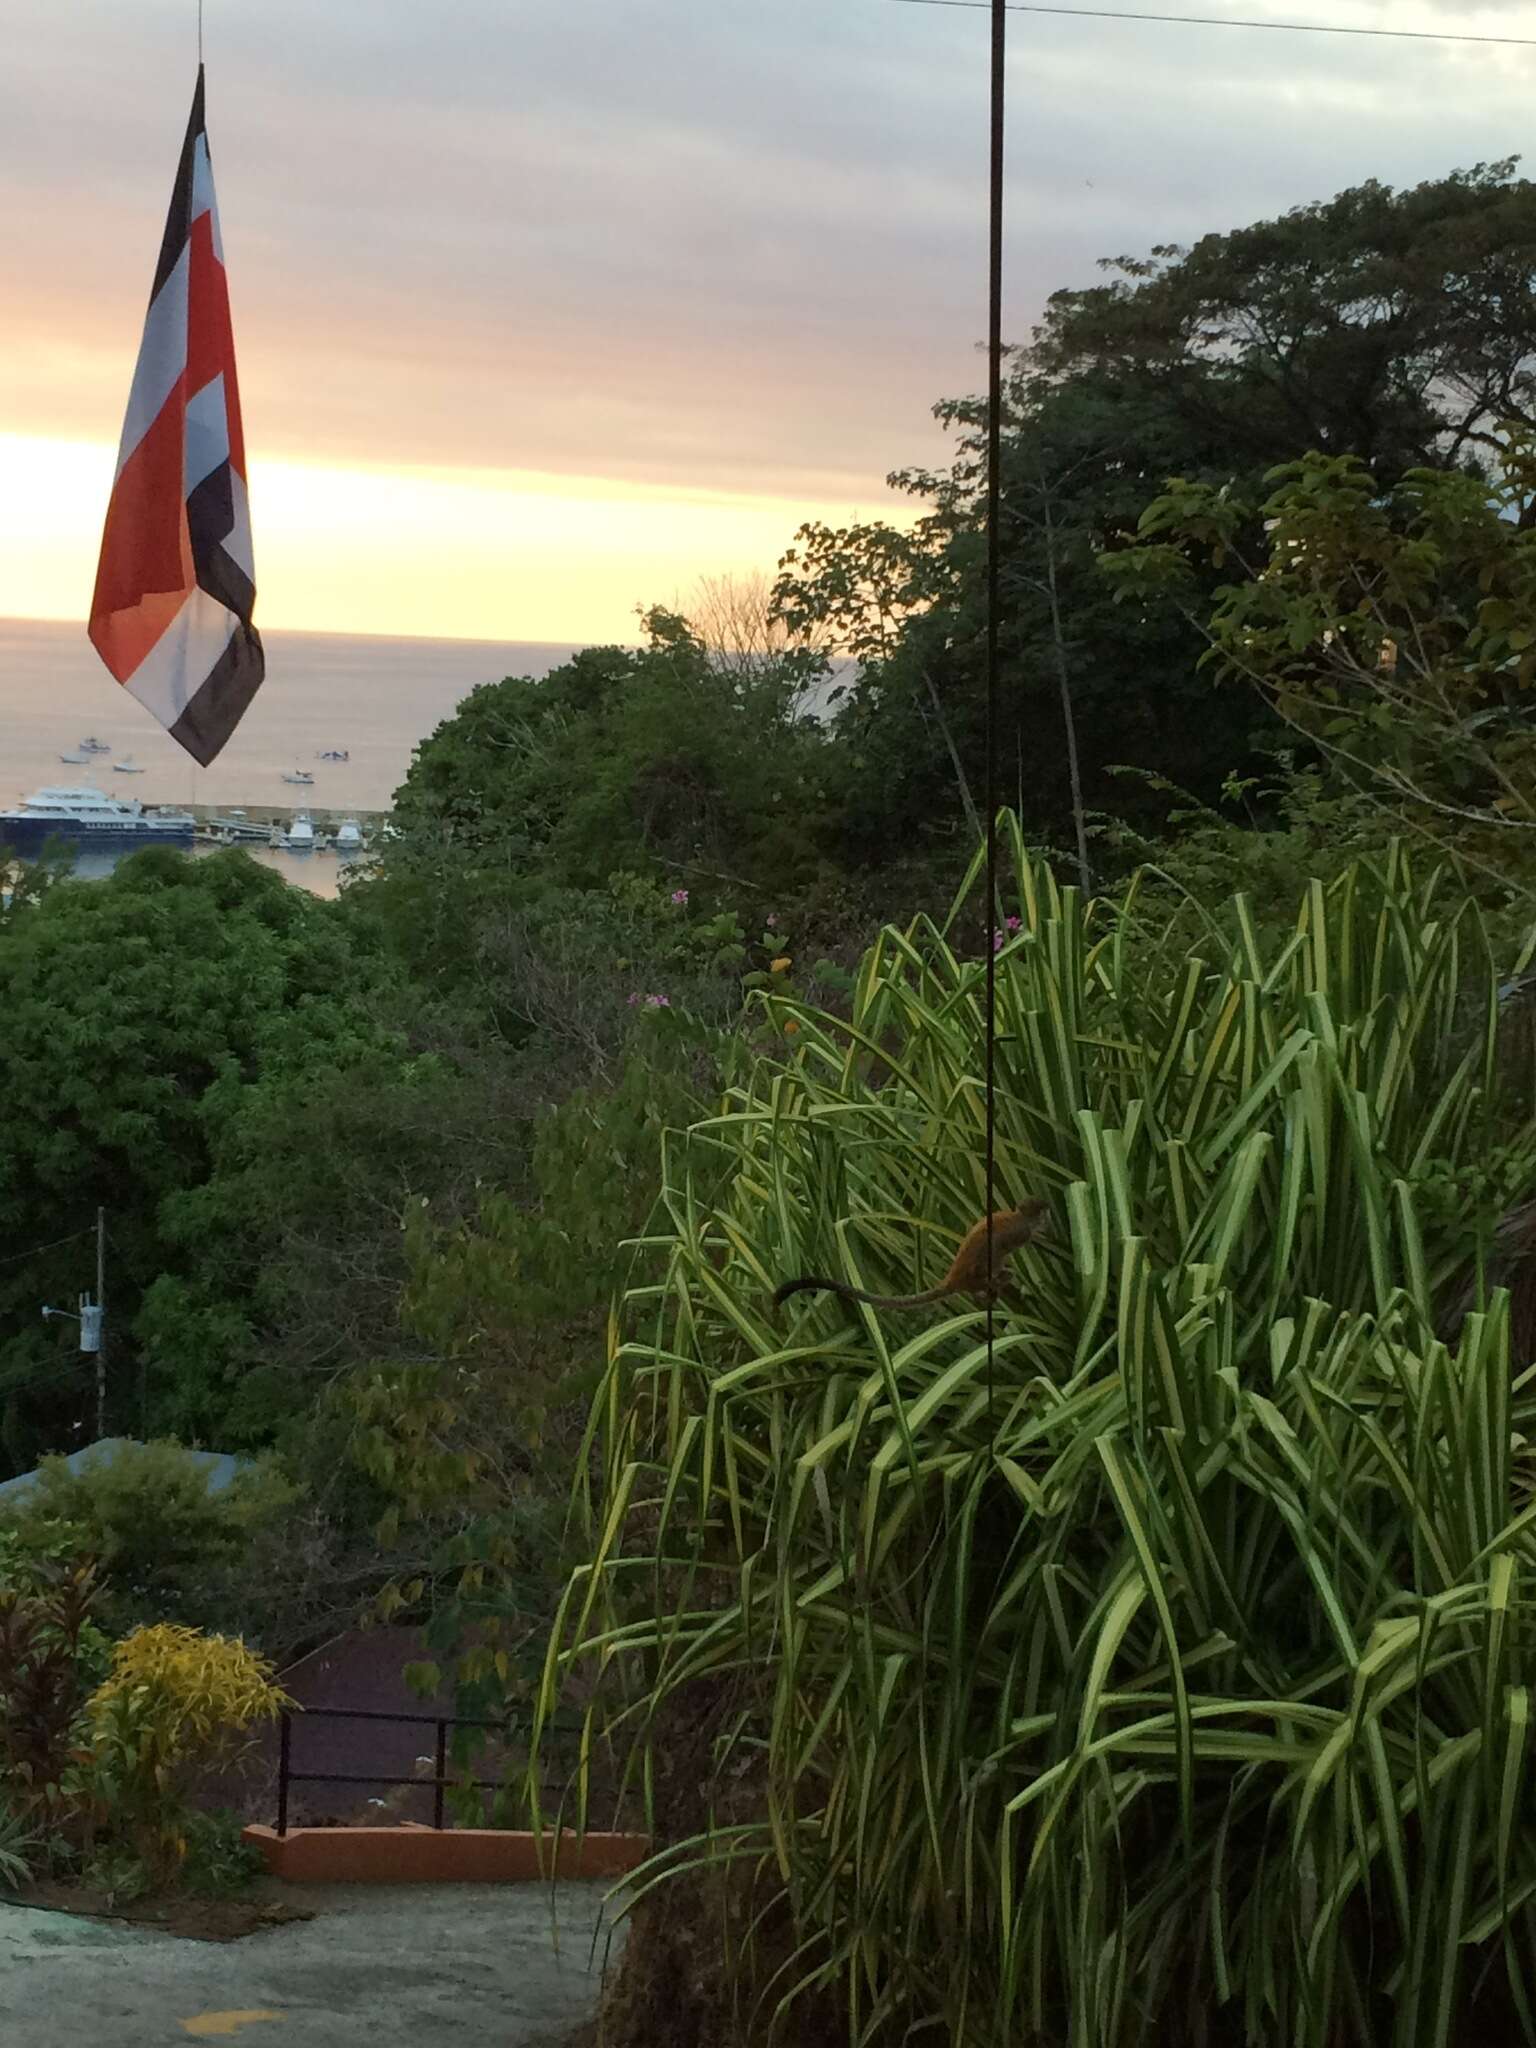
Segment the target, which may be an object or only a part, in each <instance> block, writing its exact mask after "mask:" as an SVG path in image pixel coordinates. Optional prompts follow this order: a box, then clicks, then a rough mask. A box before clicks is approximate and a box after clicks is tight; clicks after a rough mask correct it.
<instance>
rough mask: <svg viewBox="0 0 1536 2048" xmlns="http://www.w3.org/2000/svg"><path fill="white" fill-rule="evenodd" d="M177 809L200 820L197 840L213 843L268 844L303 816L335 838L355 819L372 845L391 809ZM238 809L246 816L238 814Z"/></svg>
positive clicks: (323, 806) (337, 806) (314, 806)
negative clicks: (347, 820)
mask: <svg viewBox="0 0 1536 2048" xmlns="http://www.w3.org/2000/svg"><path fill="white" fill-rule="evenodd" d="M175 808H176V809H178V810H185V811H190V812H191V814H192V816H193V817H194V818H195V819H196V820H197V831H196V835H195V836H196V838H197V840H198V841H199V843H200V844H212V845H217V844H218V843H219V842H220V841H221V840H223V839H226V838H232V839H234V840H235V841H236V842H237V843H238V842H239V841H240V840H242V839H244V840H250V841H252V842H258V843H260V844H261V845H265V844H266V843H267V841H268V840H269V839H270V838H271V837H272V834H273V833H274V832H280V833H282V834H284V835H286V834H287V832H288V831H289V829H290V827H291V826H292V824H293V821H294V819H295V818H297V817H299V816H301V815H302V816H303V817H306V818H308V820H309V822H310V823H311V825H313V826H314V828H315V836H316V837H317V838H319V837H320V836H321V835H322V834H324V835H325V836H326V837H328V838H334V837H335V835H336V828H337V827H338V826H339V825H340V824H341V822H342V820H343V819H344V818H355V819H356V820H357V823H358V827H359V829H360V831H361V832H362V835H363V844H364V845H365V846H373V845H374V844H375V843H376V842H377V840H378V839H379V837H380V835H381V834H382V832H383V829H384V827H385V825H387V824H388V822H389V812H388V811H360V810H356V809H354V808H353V807H352V806H351V805H349V804H314V803H298V804H272V803H251V804H246V805H244V806H241V805H239V804H178V805H176V806H175ZM237 811H243V815H241V816H236V815H235V813H236V812H237Z"/></svg>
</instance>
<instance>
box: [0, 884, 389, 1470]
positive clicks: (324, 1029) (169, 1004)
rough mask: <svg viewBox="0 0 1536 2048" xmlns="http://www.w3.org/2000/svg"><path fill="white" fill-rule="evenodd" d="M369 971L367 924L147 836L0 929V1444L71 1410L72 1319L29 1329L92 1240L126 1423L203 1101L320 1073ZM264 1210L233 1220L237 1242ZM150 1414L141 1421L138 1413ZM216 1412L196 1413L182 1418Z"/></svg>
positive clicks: (76, 1420) (364, 1043) (204, 1115)
mask: <svg viewBox="0 0 1536 2048" xmlns="http://www.w3.org/2000/svg"><path fill="white" fill-rule="evenodd" d="M385 979H387V970H386V969H385V967H384V965H383V963H382V962H381V960H380V958H379V956H378V954H377V951H376V949H373V948H372V947H371V942H370V941H369V938H368V934H367V933H366V931H365V930H364V929H363V928H362V927H360V926H357V925H355V924H353V923H350V922H349V921H348V920H347V919H345V918H344V917H343V916H342V915H341V914H340V913H339V912H338V910H337V908H336V906H334V905H328V904H324V903H321V902H318V901H317V900H316V899H314V898H313V897H310V896H309V895H307V894H305V893H304V892H302V891H299V890H295V889H290V888H288V887H287V886H286V884H285V883H283V882H282V881H281V880H280V879H279V878H278V877H277V876H276V875H274V874H271V873H270V872H268V871H267V870H265V869H262V868H260V867H258V866H256V865H255V863H253V862H251V861H249V860H248V859H246V858H245V857H244V856H243V855H240V854H236V853H222V854H216V855H214V856H212V857H211V858H209V859H206V860H188V859H186V858H185V857H183V856H182V855H180V854H177V853H172V852H170V851H169V850H166V849H152V850H150V851H148V852H145V853H142V854H139V855H136V856H135V857H134V858H133V859H131V860H129V861H126V862H124V863H123V864H122V865H121V866H120V867H119V868H118V869H117V870H116V872H115V873H114V874H113V875H112V876H111V878H110V879H109V880H107V881H104V882H89V883H84V882H73V881H71V882H59V883H56V884H55V885H54V886H53V887H51V888H49V889H48V890H47V891H46V892H45V893H44V894H43V895H42V897H41V898H40V899H39V900H38V901H36V902H35V903H33V904H31V905H30V906H28V907H26V908H25V909H23V910H22V911H21V913H20V914H19V915H17V916H15V917H14V918H13V919H12V920H11V922H10V923H9V924H8V925H7V926H6V927H5V929H4V931H3V933H0V1015H3V1016H4V1018H5V1030H4V1032H3V1033H0V1247H3V1248H4V1252H5V1255H6V1256H5V1260H4V1263H0V1390H3V1392H4V1396H5V1398H6V1400H7V1404H8V1406H7V1417H6V1426H7V1448H8V1449H9V1451H10V1453H11V1456H12V1458H13V1461H15V1462H17V1463H23V1462H25V1463H30V1462H31V1460H32V1456H33V1454H34V1453H35V1452H36V1451H37V1450H39V1449H46V1448H50V1447H56V1446H57V1445H59V1444H61V1443H62V1444H64V1445H66V1446H67V1445H68V1444H69V1443H70V1442H72V1441H78V1440H79V1437H78V1434H77V1432H78V1430H79V1429H80V1428H81V1427H83V1426H85V1425H87V1424H88V1422H89V1421H90V1419H91V1418H90V1415H89V1409H88V1405H87V1403H86V1400H85V1387H84V1376H83V1374H82V1373H81V1371H80V1360H79V1354H78V1352H77V1351H76V1350H75V1349H74V1345H75V1338H74V1332H73V1326H72V1325H64V1326H63V1327H62V1328H61V1327H60V1326H59V1325H54V1326H51V1327H50V1328H45V1327H44V1325H43V1324H42V1322H41V1320H40V1319H39V1314H38V1311H39V1308H40V1306H41V1305H42V1304H43V1303H44V1302H48V1301H54V1302H63V1303H68V1302H70V1301H72V1300H73V1299H74V1297H75V1294H76V1292H77V1291H78V1289H79V1288H80V1287H81V1286H83V1285H85V1284H87V1283H88V1282H89V1281H90V1280H91V1279H92V1278H93V1277H94V1276H93V1273H92V1271H91V1259H90V1251H89V1247H88V1246H87V1245H86V1244H85V1243H84V1242H82V1241H81V1240H82V1238H83V1236H84V1234H85V1232H86V1230H87V1228H88V1227H89V1225H90V1224H91V1222H92V1221H93V1219H94V1215H95V1211H96V1208H97V1207H98V1205H100V1206H102V1207H104V1208H105V1209H106V1211H107V1218H108V1230H109V1235H110V1244H111V1251H110V1276H111V1279H110V1304H109V1306H110V1313H111V1332H112V1352H111V1364H112V1372H113V1406H112V1411H111V1412H112V1418H113V1420H117V1419H119V1418H120V1417H121V1415H122V1413H123V1408H124V1405H125V1404H126V1405H127V1409H128V1413H129V1415H130V1417H131V1418H132V1419H133V1420H134V1421H136V1422H137V1421H140V1420H141V1419H142V1418H141V1416H140V1415H139V1414H138V1413H137V1412H136V1411H137V1409H138V1406H139V1402H138V1375H139V1369H140V1366H141V1364H143V1363H145V1362H146V1361H145V1357H144V1352H143V1349H142V1346H141V1342H140V1333H139V1331H138V1327H137V1325H138V1318H139V1316H140V1313H141V1308H142V1305H143V1301H144V1297H145V1294H146V1291H147V1290H148V1289H150V1288H151V1287H152V1285H153V1284H154V1283H155V1282H156V1281H158V1280H159V1279H161V1277H162V1276H163V1275H165V1274H166V1273H168V1272H176V1271H177V1270H180V1269H184V1268H185V1265H186V1256H185V1253H184V1250H183V1249H182V1248H181V1247H180V1246H178V1245H177V1243H176V1242H175V1241H174V1239H173V1237H172V1235H171V1234H170V1232H169V1231H168V1228H167V1219H168V1211H169V1207H170V1206H171V1205H173V1204H174V1202H175V1200H176V1198H178V1197H182V1196H185V1195H186V1194H187V1193H188V1192H189V1191H191V1190H194V1189H196V1188H198V1187H200V1186H202V1185H203V1184H204V1183H205V1182H206V1181H207V1179H208V1177H209V1173H210V1170H211V1167H212V1164H213V1154H212V1149H211V1139H212V1125H211V1117H212V1113H213V1111H214V1110H215V1109H216V1108H217V1107H218V1106H219V1105H220V1104H221V1103H222V1101H223V1100H224V1097H225V1094H226V1093H227V1091H228V1090H229V1089H231V1088H239V1087H243V1086H247V1085H250V1084H252V1083H254V1082H255V1081H257V1080H258V1078H262V1077H266V1078H268V1079H270V1078H272V1077H274V1076H276V1075H278V1074H290V1075H292V1074H298V1073H301V1072H303V1071H305V1070H307V1069H310V1068H312V1067H314V1066H316V1065H318V1066H321V1067H324V1068H326V1069H327V1070H333V1069H335V1068H336V1067H337V1066H339V1065H343V1064H345V1063H347V1062H348V1061H349V1060H352V1059H355V1058H357V1057H358V1056H360V1054H361V1052H362V1051H363V1049H365V1048H367V1047H371V1046H373V1045H375V1044H376V1043H377V1040H378V1035H379V1034H378V1030H377V1027H376V1026H375V1025H374V1024H373V1022H372V1020H371V1018H370V1016H369V1014H368V1012H367V1010H366V1008H365V1002H364V999H365V996H366V993H367V991H368V990H369V988H370V986H374V985H378V984H380V983H382V982H383V981H384V980H385ZM265 1222H266V1219H265V1217H263V1216H262V1215H261V1214H260V1213H249V1214H247V1216H246V1217H245V1219H244V1229H245V1232H246V1234H247V1237H248V1238H250V1239H253V1240H259V1238H260V1237H261V1234H262V1231H263V1229H264V1227H265ZM152 1419H153V1418H151V1420H152ZM214 1419H215V1418H213V1417H211V1416H207V1415H204V1416H202V1417H200V1418H199V1420H200V1422H201V1423H208V1424H210V1425H211V1423H212V1422H213V1420H214Z"/></svg>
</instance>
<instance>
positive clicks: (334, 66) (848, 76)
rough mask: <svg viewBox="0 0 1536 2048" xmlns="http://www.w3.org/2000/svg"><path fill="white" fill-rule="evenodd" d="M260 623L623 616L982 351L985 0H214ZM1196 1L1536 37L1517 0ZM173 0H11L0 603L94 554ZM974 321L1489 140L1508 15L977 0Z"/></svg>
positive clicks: (1517, 71)
mask: <svg viewBox="0 0 1536 2048" xmlns="http://www.w3.org/2000/svg"><path fill="white" fill-rule="evenodd" d="M1147 4H1149V5H1151V4H1152V0H1147ZM206 7H207V32H206V54H207V62H208V121H209V134H210V139H211V143H212V149H213V160H214V170H215V174H216V177H217V181H218V190H219V202H220V210H221V214H222V218H223V230H224V241H225V249H226V255H227V258H228V262H229V267H230V281H231V292H232V296H233V302H234V318H235V335H236V343H237V348H238V351H239V360H240V369H241V381H242V387H243V396H244V407H245V427H246V442H247V446H248V448H249V450H250V456H251V497H252V514H253V523H254V529H255V543H256V567H257V582H258V587H259V591H260V596H259V600H258V607H257V617H258V621H259V622H264V623H266V624H269V625H278V626H303V627H311V628H322V629H334V630H339V631H356V632H383V633H402V634H405V633H422V634H434V635H436V634H441V635H464V636H470V637H483V638H497V639H524V640H534V639H547V640H581V639H589V638H621V639H628V638H633V637H634V616H633V615H634V607H635V606H636V605H637V604H639V603H641V602H646V601H655V600H662V601H671V600H674V599H676V598H678V597H680V596H683V595H685V594H686V592H687V591H688V590H689V589H690V588H691V587H692V586H693V584H694V583H695V582H696V580H697V579H698V577H699V576H700V575H702V574H719V573H720V572H722V571H726V570H732V569H736V570H741V569H771V568H772V566H773V563H774V561H775V560H776V558H777V556H778V555H779V554H780V553H781V552H782V551H783V549H784V547H785V546H786V545H787V544H788V542H789V540H790V537H791V535H792V533H793V530H794V528H795V526H796V525H797V524H799V522H800V521H801V520H803V519H806V518H827V519H836V520H843V519H846V518H848V517H850V516H852V515H854V514H858V513H862V514H865V515H868V514H871V513H876V512H882V511H888V510H891V509H893V508H894V507H895V506H896V505H897V504H898V502H899V501H896V500H894V499H892V498H891V496H890V494H889V493H888V492H887V491H886V489H885V487H884V483H883V478H884V475H885V472H886V471H887V470H889V469H891V468H893V467H896V466H897V465H899V464H904V463H908V462H913V461H919V462H921V461H927V460H931V459H938V458H939V457H941V455H942V448H943V444H942V440H941V438H940V436H939V434H938V431H937V429H936V428H935V427H934V426H933V424H932V423H931V421H930V419H929V417H928V410H929V407H930V406H931V404H932V403H933V401H934V400H935V399H937V398H939V397H942V396H944V395H949V394H955V393H957V392H960V391H963V390H968V389H972V388H974V387H975V385H976V382H977V378H978V370H979V365H978V362H977V359H976V356H975V353H974V345H975V342H976V339H977V337H978V336H979V334H980V332H981V330H982V325H983V310H982V309H983V292H984V279H983V276H982V262H983V239H984V238H983V221H982V218H981V212H980V205H981V201H982V198H983V192H984V175H985V172H984V149H985V84H986V81H985V64H986V16H985V14H984V13H980V12H976V13H972V12H967V11H965V10H963V9H961V8H943V7H927V6H908V5H901V4H897V0H591V4H589V5H587V6H585V7H583V8H580V9H578V8H575V7H561V6H556V5H551V4H549V0H323V4H316V0H206ZM1193 11H1196V12H1202V13H1223V12H1239V13H1245V14H1250V15H1258V16H1263V15H1264V14H1265V13H1266V12H1267V13H1270V14H1271V15H1272V16H1274V17H1278V18H1286V19H1296V18H1298V17H1301V18H1314V19H1325V20H1330V21H1333V22H1354V23H1361V24H1388V25H1392V26H1397V27H1419V28H1428V27H1437V26H1441V27H1443V26H1447V25H1455V26H1458V27H1464V28H1467V29H1470V30H1477V31H1482V32H1485V33H1493V34H1497V33H1501V32H1503V33H1521V32H1530V30H1531V24H1532V21H1533V15H1532V11H1531V9H1530V8H1529V7H1527V6H1523V5H1520V4H1518V0H1500V4H1495V0H1488V4H1484V5H1480V6H1473V5H1461V4H1455V0H1407V4H1396V5H1354V4H1351V0H1310V4H1309V0H1286V4H1285V5H1284V6H1283V7H1278V8H1273V9H1269V8H1266V7H1265V6H1264V5H1262V4H1255V5H1251V6H1249V5H1244V6H1242V7H1240V8H1232V9H1229V8H1227V7H1224V6H1223V4H1222V0H1200V4H1199V6H1198V7H1195V8H1194V9H1193ZM195 22H196V5H195V0H134V4H133V5H131V6H129V5H125V4H123V0H69V5H67V6H65V5H62V4H60V0H4V26H5V40H6V62H5V65H4V66H3V67H0V243H3V247H4V250H5V263H4V270H3V278H4V285H3V294H0V615H13V616H28V617H52V618H80V617H82V616H83V614H84V611H85V608H86V604H87V601H88V599H89V595H90V589H91V582H92V576H93V572H94V563H95V552H96V547H97V543H98V540H99V536H100V527H101V515H102V511H103V508H104V505H105V499H106V492H107V487H108V484H109V482H110V479H111V471H112V459H113V451H114V449H115V447H116V442H117V436H118V431H119V428H120V426H121V421H122V411H123V403H124V399H125V396H126V393H127V389H128V383H129V378H130V375H131V372H132V366H133V358H134V354H135V351H136V349H137V345H138V338H139V330H140V326H141V323H142V319H143V310H144V302H145V297H146V294H147V291H148V287H149V281H150V276H151V273H152V270H153V265H154V259H155V255H156V252H157V249H158V244H159V237H160V231H161V227H162V225H163V221H164V217H165V209H166V203H167V200H168V197H169V192H170V183H171V174H172V170H173V168H174V164H175V160H176V156H177V153H178V149H179V146H180V140H181V133H182V129H183V127H184V125H185V120H186V114H187V107H188V104H189V102H190V98H191V92H192V85H193V79H194V73H195V67H196V30H195ZM1011 35H1012V39H1013V52H1014V56H1013V72H1012V121H1013V135H1012V144H1011V149H1010V175H1009V202H1010V208H1011V225H1010V232H1009V243H1008V264H1009V291H1008V321H1009V327H1010V331H1011V332H1012V333H1014V334H1016V335H1018V334H1022V333H1023V332H1024V331H1025V330H1026V328H1027V326H1028V323H1029V321H1030V319H1031V318H1032V317H1033V316H1034V314H1035V313H1036V312H1037V311H1038V308H1039V306H1040V304H1041V302H1042V300H1043V298H1044V296H1045V294H1046V293H1047V292H1048V291H1050V290H1052V289H1054V288H1056V287H1057V286H1060V285H1064V284H1077V283H1083V282H1087V281H1088V280H1089V279H1090V278H1091V277H1092V276H1093V274H1094V270H1093V265H1094V259H1095V258H1096V257H1098V256H1101V255H1103V254H1106V253H1109V254H1113V253H1118V252H1121V251H1128V252H1137V253H1140V252H1143V251H1144V250H1145V249H1146V248H1147V247H1148V246H1149V245H1150V244H1152V243H1154V242H1166V241H1175V242H1179V241H1188V240H1191V239H1193V238H1194V237H1195V236H1197V235H1198V234H1200V233H1201V232H1204V231H1206V230H1208V229H1213V228H1222V227H1229V226H1233V225H1236V224H1238V223H1240V222H1245V221H1248V220H1251V219H1255V218H1259V217H1261V216H1263V215H1265V214H1270V213H1275V212H1278V211H1282V210H1283V209H1284V208H1285V207H1287V206H1289V205H1292V204H1296V203H1299V202H1302V201H1305V200H1308V199H1312V198H1316V197H1322V196H1325V195H1327V194H1328V193H1331V192H1333V191H1335V190H1336V189H1338V188H1339V187H1340V186H1343V185H1346V184H1349V183H1352V182H1355V181H1357V180H1359V179H1360V178H1363V177H1367V176H1376V177H1379V178H1381V179H1383V180H1385V181H1386V182H1388V183H1390V184H1404V183H1411V182H1414V181H1416V180H1418V179H1420V178H1424V177H1430V176H1438V175H1441V174H1443V173H1444V172H1446V171H1448V170H1450V169H1451V168H1453V167H1455V166H1458V165H1465V164H1469V163H1473V162H1476V161H1479V160H1486V159H1489V158H1494V157H1499V156H1503V155H1507V154H1513V153H1515V152H1517V151H1518V150H1519V149H1520V148H1521V147H1522V146H1523V145H1525V144H1526V143H1527V142H1528V140H1529V138H1530V136H1531V134H1532V132H1533V121H1536V116H1533V113H1532V107H1533V104H1536V93H1533V86H1536V51H1521V50H1504V51H1499V50H1487V49H1485V50H1481V51H1479V50H1476V49H1458V48H1455V47H1453V46H1437V45H1433V44H1429V45H1419V46H1415V45H1412V44H1393V43H1387V42H1371V43H1366V42H1355V41H1347V40H1345V39H1341V38H1333V37H1326V36H1318V37H1302V36H1280V35H1265V34H1256V33H1240V32H1238V31H1235V30H1229V29H1221V28H1175V27H1154V26H1151V25H1137V24H1134V23H1107V22H1096V21H1088V20H1083V21H1064V20H1057V19H1046V18H1040V17H1027V16H1022V15H1015V16H1013V17H1012V18H1011Z"/></svg>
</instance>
